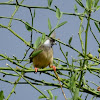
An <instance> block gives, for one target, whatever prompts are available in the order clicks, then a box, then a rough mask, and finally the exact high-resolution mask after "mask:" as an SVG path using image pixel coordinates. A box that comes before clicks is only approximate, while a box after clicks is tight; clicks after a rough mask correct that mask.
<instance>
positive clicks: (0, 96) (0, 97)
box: [0, 90, 4, 100]
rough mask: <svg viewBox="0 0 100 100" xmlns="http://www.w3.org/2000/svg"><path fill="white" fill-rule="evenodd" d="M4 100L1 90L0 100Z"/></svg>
mask: <svg viewBox="0 0 100 100" xmlns="http://www.w3.org/2000/svg"><path fill="white" fill-rule="evenodd" d="M3 99H4V93H3V91H2V90H1V91H0V100H3Z"/></svg>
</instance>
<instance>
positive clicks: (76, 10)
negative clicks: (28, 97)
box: [74, 4, 78, 13]
mask: <svg viewBox="0 0 100 100" xmlns="http://www.w3.org/2000/svg"><path fill="white" fill-rule="evenodd" d="M74 11H75V13H77V12H78V9H77V6H76V4H75V5H74Z"/></svg>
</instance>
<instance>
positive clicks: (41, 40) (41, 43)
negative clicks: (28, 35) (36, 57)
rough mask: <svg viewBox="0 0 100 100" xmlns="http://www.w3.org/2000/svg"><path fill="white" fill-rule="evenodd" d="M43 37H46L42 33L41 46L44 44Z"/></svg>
mask: <svg viewBox="0 0 100 100" xmlns="http://www.w3.org/2000/svg"><path fill="white" fill-rule="evenodd" d="M45 36H46V34H45V33H43V34H42V39H41V44H43V43H44V42H45Z"/></svg>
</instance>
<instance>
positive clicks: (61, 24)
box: [56, 21, 67, 28]
mask: <svg viewBox="0 0 100 100" xmlns="http://www.w3.org/2000/svg"><path fill="white" fill-rule="evenodd" d="M66 23H67V21H64V22H62V23H60V24H58V25H57V26H56V28H59V27H61V26H63V25H64V24H66Z"/></svg>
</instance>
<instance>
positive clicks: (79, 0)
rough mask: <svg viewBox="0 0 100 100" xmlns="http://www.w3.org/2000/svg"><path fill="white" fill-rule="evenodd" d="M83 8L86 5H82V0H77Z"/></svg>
mask: <svg viewBox="0 0 100 100" xmlns="http://www.w3.org/2000/svg"><path fill="white" fill-rule="evenodd" d="M75 1H76V2H77V3H78V4H79V5H80V6H81V7H82V8H85V7H84V5H83V4H82V2H81V0H75Z"/></svg>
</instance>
